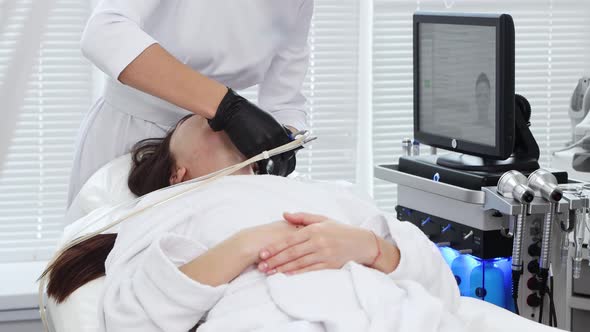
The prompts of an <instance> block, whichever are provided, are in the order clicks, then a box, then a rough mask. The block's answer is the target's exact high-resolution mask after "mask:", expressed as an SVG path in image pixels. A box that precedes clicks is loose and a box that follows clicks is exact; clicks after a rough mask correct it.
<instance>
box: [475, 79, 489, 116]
mask: <svg viewBox="0 0 590 332" xmlns="http://www.w3.org/2000/svg"><path fill="white" fill-rule="evenodd" d="M490 97H491V96H490V86H489V85H488V84H487V83H485V82H480V83H478V84H477V86H476V87H475V100H476V103H477V110H478V111H479V112H480V113H484V114H487V112H488V111H489V108H490V101H491V100H490ZM481 115H483V114H481Z"/></svg>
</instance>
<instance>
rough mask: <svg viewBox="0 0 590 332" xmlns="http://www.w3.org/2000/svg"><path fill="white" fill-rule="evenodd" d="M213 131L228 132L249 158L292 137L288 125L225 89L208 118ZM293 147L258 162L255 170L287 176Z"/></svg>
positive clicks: (293, 153) (291, 165) (291, 163)
mask: <svg viewBox="0 0 590 332" xmlns="http://www.w3.org/2000/svg"><path fill="white" fill-rule="evenodd" d="M209 126H210V127H211V129H213V130H214V131H220V130H223V131H225V132H226V133H227V135H228V136H229V138H230V139H231V141H232V142H233V143H234V145H235V146H236V147H237V148H238V150H240V152H241V153H242V154H243V155H244V156H246V158H251V157H253V156H255V155H257V154H260V153H261V152H263V151H269V150H272V149H274V148H276V147H279V146H281V145H284V144H287V143H289V142H291V141H292V139H291V136H290V135H289V131H288V129H286V128H285V127H283V126H282V125H281V124H280V123H279V122H278V121H277V120H275V118H274V117H273V116H272V115H270V114H269V113H267V112H265V111H263V110H261V109H260V108H259V107H258V106H256V105H254V104H252V103H251V102H249V101H248V100H246V99H245V98H244V97H242V96H240V95H238V94H237V93H235V92H234V91H233V90H232V89H228V91H227V94H226V95H225V97H223V100H222V101H221V103H220V104H219V107H218V108H217V112H216V113H215V117H213V119H211V120H209ZM295 165H296V159H295V151H288V152H285V153H282V154H280V155H277V156H274V157H271V158H270V159H266V160H261V161H260V162H259V163H258V173H260V174H267V173H268V174H273V175H279V176H287V175H289V174H291V173H292V172H293V171H294V170H295Z"/></svg>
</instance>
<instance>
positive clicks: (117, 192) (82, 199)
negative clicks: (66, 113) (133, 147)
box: [66, 154, 136, 224]
mask: <svg viewBox="0 0 590 332" xmlns="http://www.w3.org/2000/svg"><path fill="white" fill-rule="evenodd" d="M131 163H132V161H131V155H130V154H126V155H124V156H121V157H119V158H117V159H115V160H113V161H111V162H109V163H108V164H106V165H104V166H103V167H101V168H100V169H99V170H98V171H97V172H96V173H94V174H93V175H92V176H91V177H90V179H88V181H86V183H85V184H84V186H83V187H82V189H81V190H80V192H79V193H78V195H77V196H76V198H75V199H74V201H73V202H72V205H71V206H70V208H69V209H68V212H67V214H66V224H70V223H72V222H74V221H76V220H78V219H79V218H81V217H83V216H85V215H87V214H88V213H90V212H92V211H94V210H96V209H98V208H102V207H110V206H114V205H117V204H120V203H123V202H126V201H129V200H132V199H134V198H135V197H136V196H135V195H134V194H133V193H132V192H131V190H129V187H128V186H127V178H128V176H129V171H130V170H131Z"/></svg>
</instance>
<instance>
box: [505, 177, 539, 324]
mask: <svg viewBox="0 0 590 332" xmlns="http://www.w3.org/2000/svg"><path fill="white" fill-rule="evenodd" d="M498 193H499V194H501V195H502V196H504V197H512V198H514V199H515V200H516V201H517V202H519V203H520V206H521V209H520V214H519V215H518V216H517V217H516V223H515V225H514V238H513V245H512V298H513V299H514V308H515V310H516V314H520V313H519V309H518V301H517V300H518V286H519V282H520V275H521V274H522V258H521V257H522V236H523V232H524V227H525V223H526V215H527V211H528V206H529V204H530V203H531V202H532V201H533V199H534V198H535V192H534V191H533V190H532V189H531V188H529V187H528V186H527V178H526V177H525V176H524V175H522V173H520V172H518V171H508V172H506V173H504V174H503V175H502V177H500V180H499V181H498Z"/></svg>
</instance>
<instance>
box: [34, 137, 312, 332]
mask: <svg viewBox="0 0 590 332" xmlns="http://www.w3.org/2000/svg"><path fill="white" fill-rule="evenodd" d="M315 139H316V137H310V136H309V134H308V133H307V132H306V133H305V134H302V135H301V136H299V137H297V138H296V139H294V140H293V141H291V142H289V143H287V144H285V145H282V146H279V147H277V148H274V149H272V150H270V151H264V152H262V153H260V154H259V155H256V156H254V157H252V158H250V159H248V160H246V161H243V162H241V163H239V164H236V165H233V166H230V167H226V168H224V169H222V170H219V171H217V172H213V173H211V174H208V175H204V176H202V177H199V178H196V179H193V180H190V181H186V182H183V183H179V184H176V185H174V186H169V187H166V188H162V189H160V190H156V191H154V192H152V193H150V194H147V195H144V196H142V197H138V198H137V199H135V200H133V201H131V202H125V203H122V204H120V205H119V206H117V207H115V208H113V209H110V210H109V211H107V212H106V213H104V214H103V215H101V216H100V218H99V219H95V220H94V222H93V223H89V224H88V225H87V226H86V227H84V228H83V229H82V230H81V231H79V232H77V233H76V235H78V234H80V233H81V232H82V231H83V230H86V229H87V228H88V227H89V226H90V225H91V224H94V223H96V222H98V221H100V220H102V219H103V218H104V217H107V216H108V215H109V214H110V213H112V212H113V211H116V210H117V208H118V207H120V206H123V207H131V206H133V205H135V206H137V204H138V203H140V202H141V201H142V199H143V198H145V197H146V196H149V195H151V194H153V193H156V192H160V191H164V190H170V189H171V188H175V187H185V188H183V189H182V190H180V191H179V192H176V193H174V194H172V195H170V196H169V197H167V198H164V199H162V200H160V201H158V202H155V203H152V204H148V205H146V206H144V207H142V208H140V209H138V210H135V211H131V212H130V213H128V214H127V215H125V216H123V217H121V218H119V219H117V220H115V221H114V222H112V223H110V224H108V225H106V226H103V227H101V228H99V229H98V230H96V231H93V232H90V233H88V234H86V235H83V236H80V237H78V238H75V239H74V240H72V241H71V242H70V243H69V244H67V245H65V246H64V247H63V248H62V249H60V250H58V251H57V252H56V253H55V254H54V256H53V258H52V259H51V260H50V261H49V263H48V264H47V267H46V268H45V271H43V273H42V274H41V276H40V277H39V280H38V281H39V294H38V295H39V314H40V316H41V321H42V322H43V327H44V329H45V331H49V326H48V324H47V312H46V310H45V304H44V298H43V294H44V293H45V281H46V279H47V277H48V273H49V271H50V270H51V269H52V268H53V267H54V266H55V263H56V261H57V259H58V258H59V257H60V255H61V254H62V253H64V252H65V251H67V250H69V249H71V248H72V247H74V246H76V245H78V244H80V243H82V242H84V241H86V240H88V239H90V238H92V237H94V236H95V235H98V234H101V233H104V232H106V231H107V230H109V229H111V228H113V227H115V226H117V225H119V224H120V223H122V222H124V221H126V220H129V219H131V218H133V217H135V216H137V215H140V214H142V213H143V212H145V211H147V210H150V209H152V208H155V207H159V206H161V205H163V204H166V203H168V202H170V201H172V200H174V199H176V198H178V197H181V196H183V195H185V194H187V193H190V192H192V191H195V190H197V189H199V188H201V187H203V186H205V185H207V184H209V183H211V182H213V181H215V180H217V179H219V178H222V177H224V176H227V175H230V174H233V173H235V172H237V171H239V170H240V169H242V168H244V167H246V166H248V165H250V164H253V163H256V162H258V161H260V160H263V159H268V158H270V157H273V156H276V155H279V154H281V153H284V152H287V151H291V150H295V149H297V148H299V147H303V145H305V144H307V143H309V142H311V141H313V140H315Z"/></svg>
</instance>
